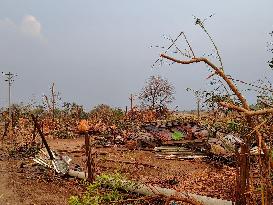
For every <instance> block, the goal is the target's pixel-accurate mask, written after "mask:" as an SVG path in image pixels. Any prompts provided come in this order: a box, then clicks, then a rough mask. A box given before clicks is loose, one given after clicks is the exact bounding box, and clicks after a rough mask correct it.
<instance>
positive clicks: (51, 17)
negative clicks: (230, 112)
mask: <svg viewBox="0 0 273 205" xmlns="http://www.w3.org/2000/svg"><path fill="white" fill-rule="evenodd" d="M272 8H273V1H271V0H263V1H254V0H240V1H236V0H230V1H216V0H208V1H206V2H205V3H204V1H201V0H192V1H183V0H169V1H166V0H165V1H163V0H149V1H147V0H138V1H132V0H115V1H113V0H100V1H94V0H58V1H56V0H47V1H42V0H23V1H22V0H0V71H1V72H12V73H15V74H17V76H16V77H15V79H14V82H13V84H12V88H11V94H12V103H19V102H24V103H28V102H30V101H31V100H36V101H39V100H41V98H42V95H43V94H48V93H49V88H50V85H51V84H52V83H53V82H54V83H55V86H56V90H57V91H58V92H60V95H61V98H62V102H76V103H78V104H81V105H84V107H85V108H86V109H88V110H90V109H91V108H92V107H94V106H96V105H98V104H102V103H103V104H108V105H111V106H114V107H121V108H125V106H126V105H129V96H130V94H131V93H132V94H135V95H137V94H138V93H139V92H140V90H141V88H142V87H143V86H144V85H145V81H146V80H147V79H148V78H149V77H150V76H151V75H161V76H163V77H164V78H167V79H168V80H169V81H170V82H171V83H172V84H173V85H174V87H175V92H176V94H175V97H176V100H175V101H174V103H173V106H178V109H179V110H187V109H193V108H194V107H195V103H194V102H195V100H194V97H193V95H192V94H191V93H189V92H187V91H186V88H192V89H207V88H208V87H209V85H208V83H209V81H208V80H206V77H207V76H208V75H209V72H208V69H207V68H206V66H205V65H204V64H194V65H176V64H174V65H172V66H168V65H165V64H163V65H162V66H160V65H156V66H155V67H154V68H152V67H151V65H152V64H153V63H154V61H155V60H156V59H157V58H158V57H159V54H160V53H161V52H163V51H164V49H158V48H156V47H155V46H157V45H159V46H168V45H169V44H170V42H169V41H168V40H166V38H164V35H167V36H171V37H172V38H175V37H176V36H177V35H178V34H179V33H180V32H181V31H184V32H185V34H186V35H187V38H188V40H189V41H190V43H191V45H192V47H193V49H194V51H195V54H196V55H197V56H202V55H203V54H209V53H211V52H213V47H212V45H211V42H210V41H209V40H208V38H207V36H206V35H205V34H204V32H203V31H202V30H201V29H200V28H199V27H197V26H196V25H195V24H194V18H193V16H197V17H198V18H201V19H204V18H207V17H209V16H210V15H211V14H214V15H213V17H211V18H208V19H207V20H206V21H205V26H206V28H207V30H208V31H209V33H210V34H211V35H212V37H213V39H214V41H215V43H216V44H217V47H218V49H219V51H220V53H221V56H222V60H223V63H224V68H225V72H226V73H227V74H230V75H231V76H233V77H235V78H237V79H240V80H244V81H247V82H253V81H255V80H257V79H262V78H264V77H265V76H266V77H267V78H268V79H269V80H272V74H273V73H272V72H273V71H271V70H269V69H268V65H267V63H266V62H267V61H268V60H269V59H271V58H272V55H273V54H271V53H269V52H268V51H267V48H266V43H267V42H268V41H270V40H271V41H272V38H270V35H269V32H271V31H272V30H273V12H272ZM151 46H152V47H151ZM182 46H183V45H182ZM170 55H171V53H170ZM180 58H181V59H183V57H182V56H181V57H180ZM211 60H212V61H213V62H215V63H216V64H217V63H218V62H217V61H216V59H215V58H212V59H211ZM7 90H8V88H7V83H6V82H5V78H4V76H1V78H0V106H7V103H8V101H7V99H8V98H7V96H8V93H7ZM245 95H246V96H247V97H248V98H249V99H250V101H253V100H254V97H253V96H252V95H250V94H245Z"/></svg>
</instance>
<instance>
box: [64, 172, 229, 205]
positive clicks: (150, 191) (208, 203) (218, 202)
mask: <svg viewBox="0 0 273 205" xmlns="http://www.w3.org/2000/svg"><path fill="white" fill-rule="evenodd" d="M68 175H69V176H72V177H77V178H80V179H86V178H87V174H86V173H85V172H78V171H74V170H69V172H68ZM118 183H119V184H118V186H119V188H121V189H124V190H126V191H130V192H134V193H138V194H142V195H146V196H154V195H163V196H166V197H171V196H176V197H181V198H187V197H188V198H192V199H194V200H195V201H197V202H199V203H202V204H204V205H232V201H227V200H222V199H216V198H211V197H207V196H201V195H197V194H190V193H186V192H177V191H175V190H173V189H167V188H162V187H158V186H151V185H146V184H142V183H137V182H133V181H126V180H124V181H122V183H120V182H118ZM104 185H106V186H109V187H117V182H115V180H111V179H108V180H107V181H105V184H104Z"/></svg>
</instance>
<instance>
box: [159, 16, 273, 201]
mask: <svg viewBox="0 0 273 205" xmlns="http://www.w3.org/2000/svg"><path fill="white" fill-rule="evenodd" d="M195 23H196V25H198V26H199V27H200V28H201V29H202V30H203V31H204V32H205V34H206V35H207V37H208V38H209V40H210V41H211V43H212V45H213V47H214V50H215V54H216V56H217V57H216V58H217V60H218V62H219V65H217V64H215V63H213V62H212V61H211V60H209V59H208V58H206V57H198V56H196V55H195V52H194V50H193V48H192V46H191V44H190V43H189V41H188V39H187V37H186V35H185V33H184V32H181V33H180V34H179V35H178V36H177V38H176V39H172V38H168V40H170V42H171V44H170V46H169V47H168V48H167V50H165V52H163V53H162V54H161V55H160V57H161V58H159V59H158V60H157V61H156V63H157V62H161V63H162V61H163V60H164V59H165V60H169V61H171V62H172V63H178V64H186V65H187V64H193V63H205V64H206V65H207V67H208V68H210V69H211V75H210V76H209V78H212V77H213V78H215V77H219V79H220V80H221V82H222V83H223V85H224V84H226V85H227V86H228V88H229V91H232V93H233V94H231V95H228V97H225V98H224V99H225V100H224V101H223V100H221V99H223V98H218V99H220V100H219V101H218V102H217V103H218V104H219V105H220V106H223V107H226V108H229V109H232V110H234V111H236V112H238V113H239V116H240V119H241V122H242V125H243V126H242V127H243V129H244V132H243V133H241V136H242V143H241V144H239V146H240V148H241V149H240V153H238V163H237V164H238V167H239V168H238V174H237V180H236V192H237V196H236V204H238V205H239V204H240V205H242V204H251V203H253V202H254V204H256V202H257V198H256V202H255V200H254V199H253V198H254V197H253V195H254V194H253V192H254V190H253V189H255V188H256V189H258V190H259V191H260V195H259V196H260V197H259V199H258V201H259V203H261V204H272V195H273V194H272V191H273V189H272V169H273V160H272V153H273V152H272V150H270V147H269V146H268V144H269V143H271V142H268V144H266V143H265V141H268V139H271V136H268V135H266V134H265V132H263V130H266V128H264V127H265V126H267V122H270V121H271V120H272V113H273V108H272V107H270V108H264V109H262V110H252V109H251V108H250V105H249V103H248V101H247V99H246V98H245V97H244V96H243V95H242V93H241V92H240V91H239V89H238V88H237V86H236V84H235V83H234V79H233V78H231V77H230V76H229V75H227V74H225V72H224V69H223V62H222V59H221V56H220V54H219V50H218V48H217V46H216V44H215V43H214V41H213V39H212V37H211V35H210V34H209V33H208V31H207V29H206V28H205V26H204V21H202V20H201V19H199V18H195ZM179 38H183V40H184V41H185V42H186V45H187V47H188V48H187V49H180V48H179V47H178V46H177V41H178V39H179ZM171 49H175V52H176V53H179V54H181V55H182V57H183V58H184V59H182V60H180V59H179V58H178V57H172V56H169V55H168V51H169V50H171ZM185 58H187V59H185ZM269 119H271V120H269ZM262 128H264V129H262ZM251 144H257V146H258V153H259V154H258V169H259V182H258V185H257V186H256V187H253V174H252V173H251V170H250V166H251V164H250V146H251ZM256 192H257V191H256Z"/></svg>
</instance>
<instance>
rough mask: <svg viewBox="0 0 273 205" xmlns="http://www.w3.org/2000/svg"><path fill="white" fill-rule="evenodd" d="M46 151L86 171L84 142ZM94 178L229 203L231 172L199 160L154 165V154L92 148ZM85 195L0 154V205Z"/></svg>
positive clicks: (70, 182) (76, 185) (56, 142)
mask: <svg viewBox="0 0 273 205" xmlns="http://www.w3.org/2000/svg"><path fill="white" fill-rule="evenodd" d="M48 142H49V146H50V147H51V148H52V149H54V150H56V151H58V152H59V153H62V154H64V155H68V156H69V157H71V158H72V164H71V167H73V166H74V165H75V164H78V165H80V166H81V167H82V168H83V170H85V156H84V139H83V138H78V139H50V140H48ZM93 151H94V153H95V154H94V155H95V156H96V160H95V162H96V172H97V174H100V173H102V172H112V173H113V172H114V171H117V172H120V173H123V174H124V175H125V176H126V177H128V178H130V179H133V180H138V181H141V182H143V183H148V184H157V185H158V186H162V187H167V188H172V189H176V190H177V191H183V192H185V191H186V192H189V193H196V194H201V195H206V196H211V197H215V198H222V199H228V200H232V199H233V195H234V190H233V188H232V187H234V183H235V169H234V168H231V167H227V166H214V165H213V164H212V163H208V162H204V161H201V160H190V161H189V160H167V159H158V158H156V157H155V153H153V152H151V151H143V150H127V149H126V148H123V147H109V148H96V149H94V150H93ZM83 191H84V186H83V185H82V180H77V179H73V178H60V177H59V176H57V175H55V174H54V173H53V172H52V171H51V170H47V169H43V168H41V167H37V166H36V165H35V164H34V163H33V161H32V160H31V159H12V158H10V157H8V155H7V150H6V147H4V145H3V143H2V144H1V149H0V204H1V205H8V204H10V205H17V204H18V205H21V204H22V205H34V204H37V205H40V204H42V205H47V204H48V205H49V204H50V205H55V204H56V205H57V204H58V205H59V204H67V199H68V198H69V196H71V195H76V194H77V195H78V194H80V193H82V192H83Z"/></svg>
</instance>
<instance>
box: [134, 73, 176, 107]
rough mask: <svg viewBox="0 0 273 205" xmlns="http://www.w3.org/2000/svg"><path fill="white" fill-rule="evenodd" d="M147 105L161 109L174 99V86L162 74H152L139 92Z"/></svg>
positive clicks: (142, 100)
mask: <svg viewBox="0 0 273 205" xmlns="http://www.w3.org/2000/svg"><path fill="white" fill-rule="evenodd" d="M139 99H140V100H141V104H142V105H143V106H145V107H148V108H151V109H156V110H161V109H165V108H167V107H168V105H169V104H170V103H172V102H173V100H174V86H173V85H172V84H171V83H170V82H169V81H168V80H167V79H164V78H162V77H161V76H151V77H150V78H149V79H148V80H147V82H146V85H145V86H144V87H143V89H142V90H141V92H140V94H139Z"/></svg>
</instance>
